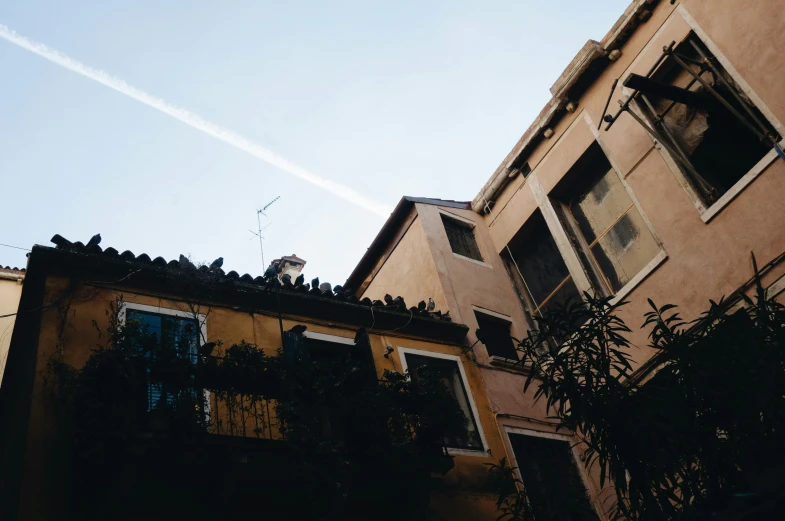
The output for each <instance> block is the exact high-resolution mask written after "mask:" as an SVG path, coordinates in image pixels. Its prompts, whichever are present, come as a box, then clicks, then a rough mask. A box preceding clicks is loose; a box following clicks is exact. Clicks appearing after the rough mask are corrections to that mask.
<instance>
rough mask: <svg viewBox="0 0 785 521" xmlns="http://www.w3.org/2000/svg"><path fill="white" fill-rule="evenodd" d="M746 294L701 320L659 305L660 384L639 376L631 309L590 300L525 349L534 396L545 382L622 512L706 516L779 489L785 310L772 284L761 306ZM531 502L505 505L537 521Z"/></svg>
mask: <svg viewBox="0 0 785 521" xmlns="http://www.w3.org/2000/svg"><path fill="white" fill-rule="evenodd" d="M743 298H744V301H745V304H746V307H745V308H744V309H741V310H739V311H736V312H729V311H728V310H729V305H728V303H727V302H725V301H720V302H717V303H715V302H711V306H710V308H709V310H708V311H706V312H705V313H703V314H702V315H701V317H700V318H698V319H697V320H694V321H685V320H684V319H682V318H681V316H680V315H679V313H678V309H677V308H676V306H674V305H665V306H662V307H658V306H656V305H655V304H654V303H653V302H651V301H649V304H650V306H651V311H649V312H648V313H646V316H645V321H644V324H643V327H646V328H649V329H650V335H649V338H650V347H651V348H653V349H654V350H655V351H656V353H655V360H656V371H654V372H653V376H651V375H650V376H649V377H648V378H640V377H639V375H637V374H635V373H633V368H632V365H631V363H630V360H631V359H630V354H629V351H630V348H631V345H630V343H629V341H628V340H627V335H628V334H629V333H630V331H631V330H630V329H629V327H628V326H627V325H626V324H625V323H624V322H623V321H622V320H621V319H620V318H619V317H618V316H617V315H616V313H617V310H618V309H619V307H620V306H622V305H624V304H625V303H623V302H622V303H619V304H617V305H611V303H610V300H609V299H595V298H593V297H591V296H589V295H586V302H585V303H584V304H580V305H573V306H568V307H564V308H561V309H558V310H556V311H555V312H554V313H552V314H550V315H548V316H546V317H544V318H541V319H539V320H538V328H537V329H536V330H535V331H531V332H530V333H529V336H528V337H527V338H525V339H524V340H522V341H520V342H519V344H518V349H519V351H520V352H521V354H522V360H521V363H522V364H523V365H525V366H526V367H527V368H529V376H528V377H527V380H526V384H525V388H524V389H525V390H526V389H528V388H530V387H531V386H534V388H535V397H536V398H537V399H543V400H545V404H546V408H547V410H548V411H549V412H551V413H552V414H553V415H554V416H555V417H556V418H558V420H559V421H560V427H561V428H564V429H565V430H568V431H569V432H572V433H574V435H575V437H576V438H577V440H578V441H579V443H580V445H581V447H582V448H583V449H584V450H585V456H586V465H587V467H588V466H596V467H597V468H598V470H599V475H600V482H601V485H602V486H604V485H605V484H606V483H608V482H610V483H611V484H612V486H613V488H614V490H615V493H616V502H615V506H614V508H613V511H612V513H613V514H614V516H616V517H619V518H625V519H633V520H642V521H648V520H658V521H659V520H670V519H672V520H675V519H679V520H691V519H703V518H707V517H709V516H711V515H712V514H714V513H716V512H719V511H723V510H728V509H733V508H735V507H736V506H738V505H740V504H744V505H745V507H746V508H752V507H750V503H753V504H754V503H756V502H762V501H763V499H764V498H766V497H769V496H771V495H772V494H773V492H772V490H771V482H772V480H773V479H774V480H775V481H776V480H778V479H779V478H776V479H775V478H773V476H779V473H780V472H781V471H782V470H783V469H784V468H785V457H784V456H783V455H782V450H781V447H782V442H783V441H785V308H783V307H782V306H781V305H779V304H777V303H776V302H773V301H767V300H766V299H765V298H764V292H763V290H762V288H761V287H760V283H758V292H757V296H756V298H755V299H750V298H747V297H746V296H745V297H743ZM578 324H580V325H578ZM554 337H556V338H559V339H561V341H560V342H555V341H554ZM492 471H493V472H496V473H499V472H502V473H504V472H508V469H507V468H505V467H504V463H501V464H500V465H499V466H497V467H494V468H493V469H492ZM519 485H520V486H519V487H518V488H521V489H522V488H523V486H524V485H525V484H520V483H519ZM526 504H527V503H526V501H525V496H524V492H523V491H520V492H515V493H512V492H509V491H508V493H506V494H505V495H504V498H502V495H500V502H499V510H500V512H501V513H502V514H503V516H502V517H504V516H507V517H506V518H507V519H512V520H518V519H531V517H528V516H529V514H530V512H528V511H527V510H526V508H525V505H526ZM761 508H762V507H761ZM500 519H501V517H500Z"/></svg>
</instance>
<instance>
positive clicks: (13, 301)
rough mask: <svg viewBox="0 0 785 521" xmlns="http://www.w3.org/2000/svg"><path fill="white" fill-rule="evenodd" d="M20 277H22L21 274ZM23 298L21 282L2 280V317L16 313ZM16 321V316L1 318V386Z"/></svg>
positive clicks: (0, 300)
mask: <svg viewBox="0 0 785 521" xmlns="http://www.w3.org/2000/svg"><path fill="white" fill-rule="evenodd" d="M3 272H5V270H3ZM11 275H13V274H9V276H11ZM18 276H19V277H21V276H22V275H21V273H20V274H18ZM21 296H22V284H21V282H17V281H16V280H8V279H2V278H0V315H9V314H11V313H16V311H17V309H18V307H19V298H20V297H21ZM15 319H16V317H14V316H11V317H6V318H0V385H2V383H3V371H4V370H5V362H6V358H7V357H8V348H9V347H10V345H11V334H12V333H13V331H14V321H15Z"/></svg>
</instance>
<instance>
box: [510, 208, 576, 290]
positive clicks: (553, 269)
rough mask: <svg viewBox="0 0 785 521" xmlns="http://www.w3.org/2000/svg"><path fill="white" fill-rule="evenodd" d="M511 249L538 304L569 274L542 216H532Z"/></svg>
mask: <svg viewBox="0 0 785 521" xmlns="http://www.w3.org/2000/svg"><path fill="white" fill-rule="evenodd" d="M527 224H528V223H527ZM516 239H517V238H516ZM510 250H511V251H512V255H513V259H514V260H515V263H516V264H517V266H518V269H520V270H521V275H522V276H523V279H524V281H525V282H526V286H527V287H528V290H529V292H530V294H531V297H532V299H533V300H534V302H535V303H536V304H537V305H538V306H539V305H540V303H542V302H543V301H544V300H545V299H546V298H547V297H548V295H550V294H551V293H552V292H553V291H554V290H555V289H556V288H557V287H558V286H559V284H561V283H562V282H563V281H564V279H566V278H567V277H569V276H570V272H569V271H568V270H567V265H566V264H564V260H563V259H562V257H561V253H559V248H558V247H557V246H556V241H554V240H553V236H551V232H550V230H549V229H548V226H547V225H546V224H545V220H544V219H543V218H542V217H541V216H537V217H533V222H532V223H531V225H530V230H529V232H528V233H526V234H525V235H524V236H523V237H522V238H520V239H517V240H515V244H511V246H510Z"/></svg>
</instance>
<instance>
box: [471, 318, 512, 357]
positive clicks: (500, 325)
mask: <svg viewBox="0 0 785 521" xmlns="http://www.w3.org/2000/svg"><path fill="white" fill-rule="evenodd" d="M474 316H475V317H476V318H477V326H478V329H477V338H478V339H479V341H480V342H482V343H483V344H484V345H485V349H486V350H487V351H488V356H498V357H499V358H506V359H509V360H518V352H517V351H516V349H515V344H514V342H513V340H512V336H511V335H510V326H511V324H510V321H509V320H504V319H503V318H499V317H496V316H493V315H490V314H487V313H482V312H481V311H475V312H474Z"/></svg>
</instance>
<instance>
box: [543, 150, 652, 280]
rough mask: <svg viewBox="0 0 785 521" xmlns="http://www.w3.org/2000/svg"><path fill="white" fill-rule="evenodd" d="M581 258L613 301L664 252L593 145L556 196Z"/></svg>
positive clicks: (559, 187)
mask: <svg viewBox="0 0 785 521" xmlns="http://www.w3.org/2000/svg"><path fill="white" fill-rule="evenodd" d="M553 194H554V197H555V198H557V199H559V200H560V202H561V213H562V217H563V220H565V221H567V222H566V224H567V226H566V228H567V231H568V235H571V236H572V239H573V242H575V243H576V244H575V245H576V247H577V249H578V250H580V252H579V257H580V258H581V259H582V260H583V261H584V262H588V263H589V264H590V265H589V266H587V268H589V269H590V270H591V272H592V273H593V278H594V282H595V284H598V285H599V286H600V288H599V289H600V290H601V293H603V294H605V295H615V294H616V293H618V292H619V290H621V289H622V288H623V287H624V286H625V285H626V284H627V283H628V282H630V281H631V280H632V279H633V277H635V276H636V275H637V274H638V273H640V272H641V271H642V270H643V269H644V268H645V267H646V266H647V265H648V264H649V263H650V262H651V261H652V259H654V258H655V257H656V256H657V255H658V254H659V253H660V251H661V248H660V245H659V244H658V243H657V241H656V240H655V238H654V236H653V234H652V233H651V231H650V230H649V228H648V226H647V225H646V223H645V222H644V220H643V217H642V216H641V214H640V212H639V211H638V209H637V208H636V206H635V205H634V203H633V201H632V198H630V195H629V193H628V192H627V189H626V188H625V187H624V185H623V184H622V181H621V179H620V178H619V176H618V174H617V173H616V171H615V170H614V169H613V167H612V166H611V164H610V162H609V161H608V158H607V157H606V156H605V153H604V152H603V151H602V148H600V146H599V144H597V143H596V142H595V143H593V144H592V145H591V146H590V147H589V148H588V149H587V151H586V152H585V153H584V154H583V155H582V156H581V157H580V158H579V159H578V161H577V162H576V163H575V165H573V167H572V168H571V169H570V171H569V172H568V173H567V175H566V176H565V177H564V179H563V180H562V182H561V183H560V184H559V186H557V188H556V190H554V192H553Z"/></svg>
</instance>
